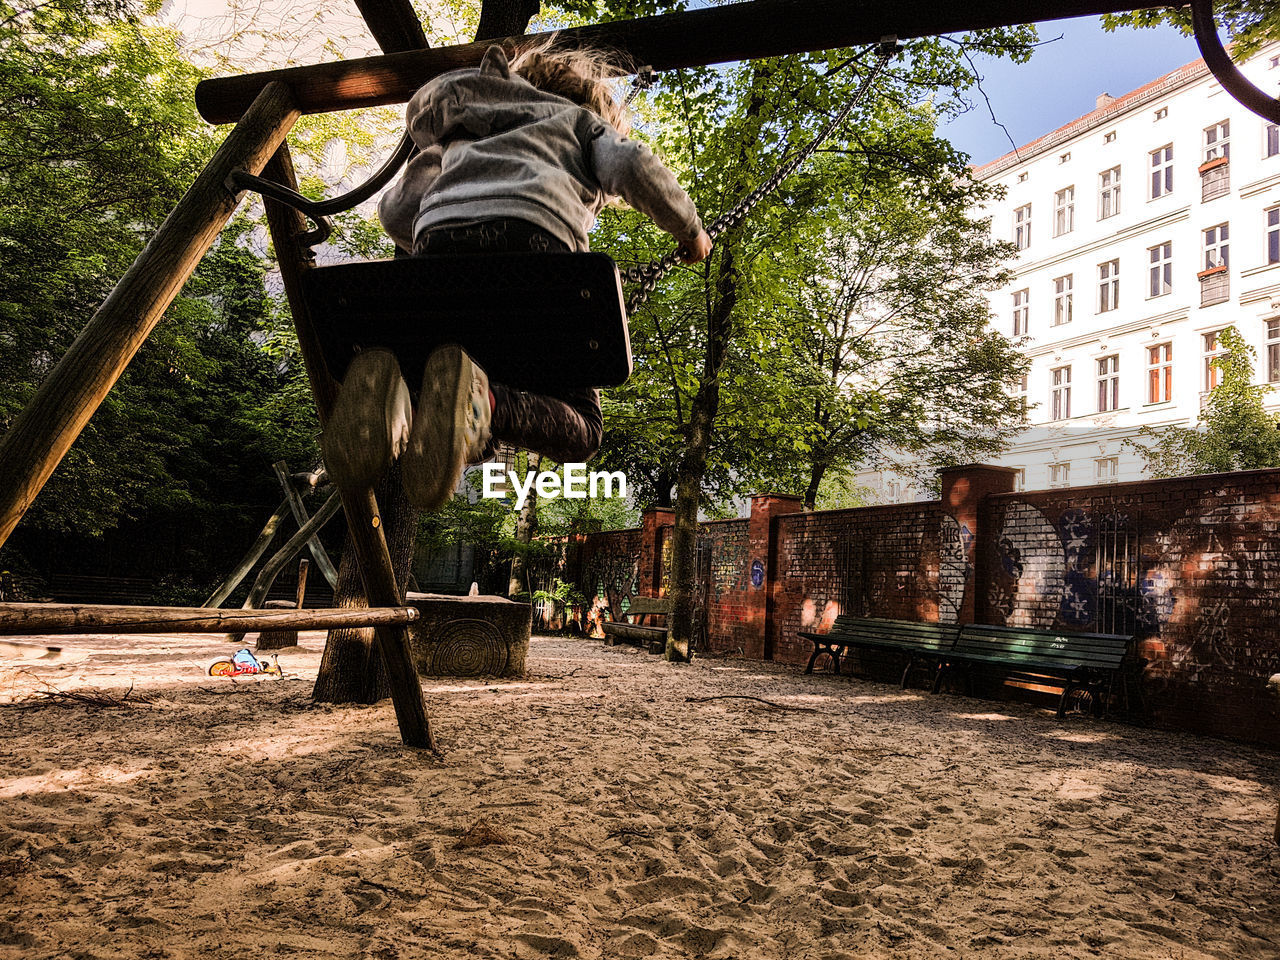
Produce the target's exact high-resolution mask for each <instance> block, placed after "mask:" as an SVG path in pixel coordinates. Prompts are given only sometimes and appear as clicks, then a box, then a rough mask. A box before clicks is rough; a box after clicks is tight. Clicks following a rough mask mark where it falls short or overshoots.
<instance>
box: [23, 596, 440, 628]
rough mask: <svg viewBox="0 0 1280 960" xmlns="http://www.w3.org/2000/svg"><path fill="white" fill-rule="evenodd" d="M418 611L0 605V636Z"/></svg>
mask: <svg viewBox="0 0 1280 960" xmlns="http://www.w3.org/2000/svg"><path fill="white" fill-rule="evenodd" d="M417 618H418V609H417V608H416V607H404V606H395V607H376V608H370V609H367V610H347V609H343V608H340V607H338V608H334V607H325V608H314V607H313V608H312V609H310V610H218V609H215V608H211V607H133V606H113V605H108V604H78V603H0V636H27V635H33V636H38V635H42V634H65V633H226V632H227V630H228V628H231V629H235V630H238V631H242V632H248V631H251V630H273V629H275V630H280V629H291V630H328V629H330V628H331V627H370V626H377V625H379V624H406V623H410V622H412V621H413V620H416V619H417Z"/></svg>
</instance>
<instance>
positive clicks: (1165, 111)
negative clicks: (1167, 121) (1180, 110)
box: [1153, 107, 1169, 120]
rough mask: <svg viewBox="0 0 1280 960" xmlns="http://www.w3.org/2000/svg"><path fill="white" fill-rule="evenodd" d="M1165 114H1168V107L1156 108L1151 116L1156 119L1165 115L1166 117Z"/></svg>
mask: <svg viewBox="0 0 1280 960" xmlns="http://www.w3.org/2000/svg"><path fill="white" fill-rule="evenodd" d="M1167 116H1169V108H1168V107H1161V108H1160V109H1159V110H1157V111H1156V112H1155V113H1154V114H1153V118H1154V119H1156V120H1163V119H1164V118H1165V117H1167Z"/></svg>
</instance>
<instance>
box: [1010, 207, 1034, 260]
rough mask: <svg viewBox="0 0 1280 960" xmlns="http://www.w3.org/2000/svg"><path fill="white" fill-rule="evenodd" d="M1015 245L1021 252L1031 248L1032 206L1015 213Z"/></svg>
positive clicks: (1021, 208) (1019, 209)
mask: <svg viewBox="0 0 1280 960" xmlns="http://www.w3.org/2000/svg"><path fill="white" fill-rule="evenodd" d="M1013 245H1014V246H1015V247H1017V248H1018V249H1019V250H1025V249H1027V247H1029V246H1031V204H1029V203H1028V204H1027V205H1026V206H1023V207H1019V208H1018V209H1017V210H1015V211H1013Z"/></svg>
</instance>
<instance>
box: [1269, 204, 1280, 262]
mask: <svg viewBox="0 0 1280 960" xmlns="http://www.w3.org/2000/svg"><path fill="white" fill-rule="evenodd" d="M1267 263H1280V207H1272V208H1271V209H1270V210H1268V211H1267Z"/></svg>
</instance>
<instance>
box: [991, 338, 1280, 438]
mask: <svg viewBox="0 0 1280 960" xmlns="http://www.w3.org/2000/svg"><path fill="white" fill-rule="evenodd" d="M1277 322H1278V323H1280V321H1277ZM1028 379H1029V376H1028V374H1025V373H1024V374H1023V375H1022V376H1021V377H1020V378H1019V379H1018V382H1017V383H1016V384H1015V385H1014V387H1013V397H1014V399H1015V400H1021V401H1022V415H1023V416H1024V417H1025V416H1026V415H1027V380H1028Z"/></svg>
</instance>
